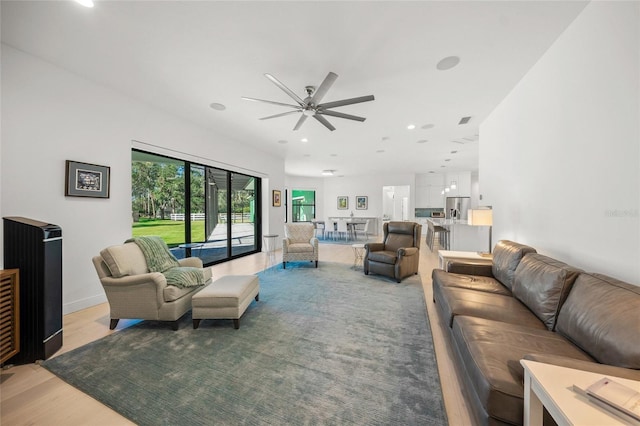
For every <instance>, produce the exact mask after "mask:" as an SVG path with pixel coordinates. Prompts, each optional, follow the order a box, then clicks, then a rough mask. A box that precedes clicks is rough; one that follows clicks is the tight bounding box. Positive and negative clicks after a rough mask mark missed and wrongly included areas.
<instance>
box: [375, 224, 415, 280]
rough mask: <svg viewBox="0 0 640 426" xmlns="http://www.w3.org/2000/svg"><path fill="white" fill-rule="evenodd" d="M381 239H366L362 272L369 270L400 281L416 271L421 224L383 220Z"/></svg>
mask: <svg viewBox="0 0 640 426" xmlns="http://www.w3.org/2000/svg"><path fill="white" fill-rule="evenodd" d="M382 231H383V239H382V242H381V243H367V244H365V245H364V247H365V250H366V251H365V255H364V262H363V266H364V273H365V275H369V273H370V272H373V273H375V274H380V275H385V276H387V277H391V278H394V279H395V280H396V282H400V281H402V279H403V278H406V277H408V276H409V275H414V274H417V273H418V265H419V263H420V234H421V232H422V225H420V224H419V223H415V222H385V223H384V224H383V226H382Z"/></svg>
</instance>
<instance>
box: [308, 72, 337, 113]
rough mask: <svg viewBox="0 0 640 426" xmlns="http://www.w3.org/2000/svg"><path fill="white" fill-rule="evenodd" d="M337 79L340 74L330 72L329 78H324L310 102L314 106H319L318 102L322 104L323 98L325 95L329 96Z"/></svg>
mask: <svg viewBox="0 0 640 426" xmlns="http://www.w3.org/2000/svg"><path fill="white" fill-rule="evenodd" d="M337 78H338V74H336V73H333V72H330V73H329V74H327V76H326V77H325V78H324V80H323V81H322V83H320V86H319V87H318V88H317V89H316V91H315V92H314V93H313V96H312V97H311V101H310V102H311V103H312V104H314V105H318V102H320V101H321V100H322V98H324V95H326V94H327V92H328V91H329V89H330V88H331V86H332V85H333V83H334V82H335V81H336V79H337Z"/></svg>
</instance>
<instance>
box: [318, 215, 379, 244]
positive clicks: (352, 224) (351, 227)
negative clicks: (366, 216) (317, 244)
mask: <svg viewBox="0 0 640 426" xmlns="http://www.w3.org/2000/svg"><path fill="white" fill-rule="evenodd" d="M312 222H313V224H314V227H315V228H316V229H318V227H317V226H318V225H323V227H326V226H327V223H326V222H327V221H324V220H314V221H312ZM345 222H346V223H347V229H348V231H349V232H348V236H347V240H349V239H354V240H356V239H357V230H356V226H358V225H366V223H367V221H365V220H362V219H346V220H345ZM329 223H330V225H329V226H332V225H333V232H335V231H336V230H337V229H338V221H337V220H330V221H329ZM323 234H324V232H323ZM323 238H324V235H323Z"/></svg>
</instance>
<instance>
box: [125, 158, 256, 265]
mask: <svg viewBox="0 0 640 426" xmlns="http://www.w3.org/2000/svg"><path fill="white" fill-rule="evenodd" d="M131 170H132V208H133V212H134V224H133V232H132V233H133V235H134V236H139V235H160V236H161V237H162V238H163V239H164V240H165V241H166V242H167V245H169V247H170V249H171V251H172V253H174V255H175V256H176V257H178V258H182V257H187V256H196V257H200V258H201V259H202V261H203V263H204V264H205V265H207V264H213V263H219V262H223V261H226V260H229V259H231V258H234V257H238V256H242V255H245V254H249V253H255V252H257V251H259V250H260V248H261V247H260V244H259V242H260V241H261V238H260V233H261V229H260V226H259V224H260V205H259V203H258V202H257V200H259V199H260V183H261V181H260V179H259V178H256V177H253V176H249V175H245V174H241V173H235V172H230V171H228V170H223V169H218V168H214V167H208V166H204V165H201V164H195V163H191V162H186V161H181V160H176V159H172V158H168V157H163V156H159V155H156V154H151V153H146V152H142V151H137V150H133V151H132V168H131Z"/></svg>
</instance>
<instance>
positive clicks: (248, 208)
mask: <svg viewBox="0 0 640 426" xmlns="http://www.w3.org/2000/svg"><path fill="white" fill-rule="evenodd" d="M231 218H232V220H231V254H232V256H235V255H238V254H241V253H247V252H252V251H255V250H257V244H256V235H258V229H257V222H256V178H254V177H251V176H247V175H243V174H240V173H231Z"/></svg>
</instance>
